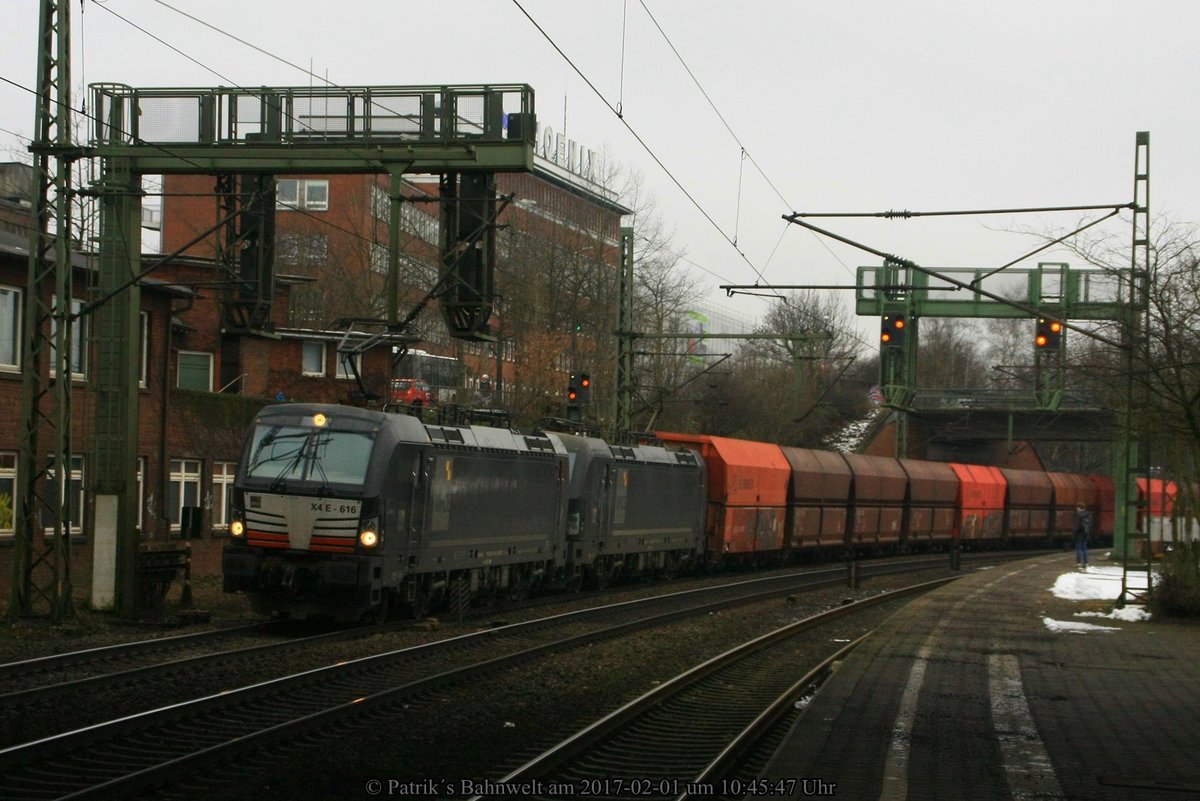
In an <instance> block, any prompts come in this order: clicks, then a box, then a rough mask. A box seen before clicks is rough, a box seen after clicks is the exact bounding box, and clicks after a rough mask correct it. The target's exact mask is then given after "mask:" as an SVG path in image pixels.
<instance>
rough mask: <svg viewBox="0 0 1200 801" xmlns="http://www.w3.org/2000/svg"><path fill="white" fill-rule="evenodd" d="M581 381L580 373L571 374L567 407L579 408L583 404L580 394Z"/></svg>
mask: <svg viewBox="0 0 1200 801" xmlns="http://www.w3.org/2000/svg"><path fill="white" fill-rule="evenodd" d="M585 377H586V376H585ZM579 379H580V376H579V373H571V378H570V380H569V381H568V382H567V406H578V405H579V404H580V403H581V402H582V401H581V396H580V393H579ZM589 383H590V382H589Z"/></svg>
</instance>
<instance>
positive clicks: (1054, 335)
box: [1033, 317, 1063, 350]
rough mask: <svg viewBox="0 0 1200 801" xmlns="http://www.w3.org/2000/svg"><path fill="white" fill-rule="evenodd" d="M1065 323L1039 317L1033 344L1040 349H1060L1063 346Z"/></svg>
mask: <svg viewBox="0 0 1200 801" xmlns="http://www.w3.org/2000/svg"><path fill="white" fill-rule="evenodd" d="M1062 332H1063V324H1062V323H1061V322H1059V321H1058V320H1048V319H1046V318H1045V317H1039V318H1038V321H1037V331H1036V333H1035V334H1034V337H1033V344H1034V346H1035V347H1037V349H1038V350H1058V349H1059V347H1061V346H1062Z"/></svg>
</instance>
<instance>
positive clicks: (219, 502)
mask: <svg viewBox="0 0 1200 801" xmlns="http://www.w3.org/2000/svg"><path fill="white" fill-rule="evenodd" d="M236 472H237V463H236V462H213V477H212V527H213V528H228V526H229V518H230V515H231V513H232V510H233V476H234V474H235V473H236Z"/></svg>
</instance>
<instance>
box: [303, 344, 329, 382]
mask: <svg viewBox="0 0 1200 801" xmlns="http://www.w3.org/2000/svg"><path fill="white" fill-rule="evenodd" d="M301 348H302V353H301V355H300V373H301V374H302V375H317V376H323V375H325V343H324V342H317V341H315V340H307V341H305V342H304V343H303V345H302V346H301Z"/></svg>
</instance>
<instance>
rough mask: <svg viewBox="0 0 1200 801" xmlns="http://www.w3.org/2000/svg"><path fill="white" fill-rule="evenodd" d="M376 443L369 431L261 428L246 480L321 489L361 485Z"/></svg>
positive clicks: (257, 430) (253, 444) (257, 429)
mask: <svg viewBox="0 0 1200 801" xmlns="http://www.w3.org/2000/svg"><path fill="white" fill-rule="evenodd" d="M374 440H375V437H374V435H373V434H372V433H370V432H366V431H336V430H330V429H328V428H312V427H302V426H285V425H278V426H271V425H259V426H256V427H255V429H254V435H253V438H252V440H251V443H250V451H249V454H248V455H247V460H246V478H247V479H251V480H253V479H262V480H268V481H272V482H276V483H281V482H283V481H287V482H289V483H292V482H304V483H312V484H315V485H318V486H325V485H328V484H362V483H363V481H364V479H366V476H367V465H368V463H369V462H370V460H371V447H372V445H373V444H374Z"/></svg>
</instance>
